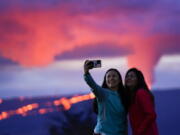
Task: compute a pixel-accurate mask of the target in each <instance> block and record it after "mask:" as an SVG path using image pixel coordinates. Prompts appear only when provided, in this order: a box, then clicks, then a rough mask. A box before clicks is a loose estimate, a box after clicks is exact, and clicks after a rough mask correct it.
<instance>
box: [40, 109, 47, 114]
mask: <svg viewBox="0 0 180 135" xmlns="http://www.w3.org/2000/svg"><path fill="white" fill-rule="evenodd" d="M39 113H40V114H45V113H47V111H46V109H39Z"/></svg>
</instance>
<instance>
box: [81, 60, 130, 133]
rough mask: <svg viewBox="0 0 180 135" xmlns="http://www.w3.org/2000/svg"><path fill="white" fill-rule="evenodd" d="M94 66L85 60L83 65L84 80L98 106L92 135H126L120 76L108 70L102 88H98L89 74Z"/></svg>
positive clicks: (112, 70)
mask: <svg viewBox="0 0 180 135" xmlns="http://www.w3.org/2000/svg"><path fill="white" fill-rule="evenodd" d="M94 66H96V65H95V64H94V62H93V61H89V60H87V61H85V63H84V79H85V81H86V83H87V84H88V85H89V87H90V88H91V90H92V92H93V93H94V95H95V97H96V100H97V104H98V115H97V124H96V126H95V129H94V135H127V118H126V116H127V113H126V109H125V100H124V93H123V91H124V88H123V84H122V78H121V75H120V73H119V71H118V70H116V69H109V70H108V71H107V72H106V73H105V76H104V81H103V84H102V86H99V85H98V84H96V82H95V81H94V80H93V78H92V76H91V74H90V73H89V70H90V69H93V68H94ZM98 67H100V66H98Z"/></svg>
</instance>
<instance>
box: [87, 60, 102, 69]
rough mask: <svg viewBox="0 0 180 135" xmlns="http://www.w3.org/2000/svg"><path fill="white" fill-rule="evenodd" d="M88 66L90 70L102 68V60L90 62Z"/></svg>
mask: <svg viewBox="0 0 180 135" xmlns="http://www.w3.org/2000/svg"><path fill="white" fill-rule="evenodd" d="M87 65H88V66H89V67H90V68H100V67H101V60H90V61H89V62H88V63H87Z"/></svg>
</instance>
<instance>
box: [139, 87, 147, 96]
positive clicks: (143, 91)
mask: <svg viewBox="0 0 180 135" xmlns="http://www.w3.org/2000/svg"><path fill="white" fill-rule="evenodd" d="M136 95H137V96H146V95H149V93H148V90H145V89H143V88H140V89H139V90H137V92H136Z"/></svg>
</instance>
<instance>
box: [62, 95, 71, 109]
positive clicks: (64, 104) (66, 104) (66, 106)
mask: <svg viewBox="0 0 180 135" xmlns="http://www.w3.org/2000/svg"><path fill="white" fill-rule="evenodd" d="M60 102H61V104H62V105H63V106H64V109H65V110H69V109H70V108H71V103H70V102H69V100H68V99H67V98H62V99H61V100H60Z"/></svg>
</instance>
